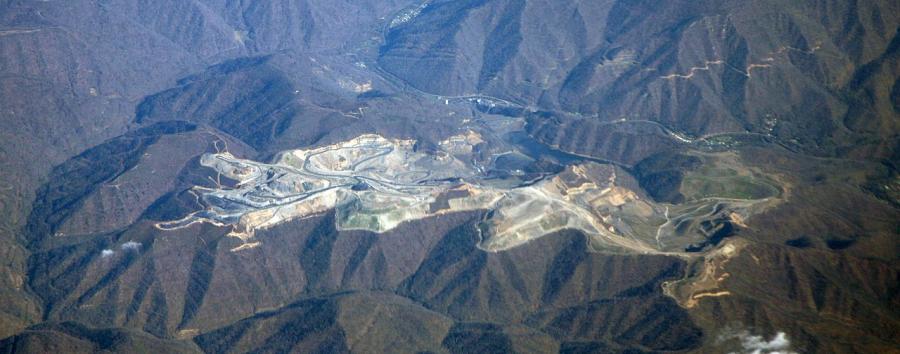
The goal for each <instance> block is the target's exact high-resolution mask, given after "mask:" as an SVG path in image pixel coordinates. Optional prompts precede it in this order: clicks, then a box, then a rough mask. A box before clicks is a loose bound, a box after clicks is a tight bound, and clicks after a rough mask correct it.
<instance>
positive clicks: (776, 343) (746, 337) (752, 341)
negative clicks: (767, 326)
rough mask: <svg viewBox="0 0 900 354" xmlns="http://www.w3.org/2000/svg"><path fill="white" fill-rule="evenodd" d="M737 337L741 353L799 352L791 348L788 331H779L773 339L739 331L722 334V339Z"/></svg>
mask: <svg viewBox="0 0 900 354" xmlns="http://www.w3.org/2000/svg"><path fill="white" fill-rule="evenodd" d="M732 338H737V339H738V340H740V342H741V348H742V350H741V351H740V352H741V353H747V354H797V352H795V351H793V350H791V341H790V339H788V336H787V334H786V333H784V332H782V331H778V332H777V333H776V334H775V336H773V337H772V339H766V338H765V337H763V336H758V335H753V334H750V332H748V331H739V332H736V333H731V334H729V335H724V336H721V337H720V338H719V339H720V340H727V339H732Z"/></svg>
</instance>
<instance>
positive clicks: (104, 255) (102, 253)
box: [100, 249, 116, 258]
mask: <svg viewBox="0 0 900 354" xmlns="http://www.w3.org/2000/svg"><path fill="white" fill-rule="evenodd" d="M114 254H116V251H113V250H110V249H105V250H102V251H100V257H102V258H109V257H112V255H114Z"/></svg>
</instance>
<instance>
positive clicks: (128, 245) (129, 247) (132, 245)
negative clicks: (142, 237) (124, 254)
mask: <svg viewBox="0 0 900 354" xmlns="http://www.w3.org/2000/svg"><path fill="white" fill-rule="evenodd" d="M139 249H141V243H140V242H134V241H128V242H125V243H123V244H122V250H123V251H137V250H139Z"/></svg>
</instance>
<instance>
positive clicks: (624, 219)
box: [157, 131, 772, 253]
mask: <svg viewBox="0 0 900 354" xmlns="http://www.w3.org/2000/svg"><path fill="white" fill-rule="evenodd" d="M481 139H482V138H481V136H480V135H479V134H478V133H475V132H472V131H470V132H468V133H467V134H463V135H459V136H454V137H451V138H449V139H447V140H444V141H443V142H441V143H440V144H439V145H438V146H437V147H435V148H433V149H429V150H428V151H427V152H425V151H423V150H422V149H419V148H418V146H417V144H416V142H415V141H413V140H400V139H386V138H384V137H381V136H379V135H372V134H368V135H362V136H359V137H357V138H355V139H351V140H348V141H346V142H342V143H338V144H334V145H328V146H323V147H319V148H314V149H309V150H306V149H299V150H289V151H285V152H282V153H281V154H280V155H279V156H278V157H277V158H276V159H275V162H274V163H271V164H266V163H259V162H254V161H250V160H244V159H238V158H236V157H234V156H232V155H231V154H230V153H228V152H220V153H216V154H206V155H204V156H203V157H202V159H201V164H202V165H204V166H207V167H210V168H213V169H215V170H216V171H217V172H218V174H219V178H217V181H215V183H216V185H217V186H218V187H216V188H207V187H199V186H198V187H195V188H194V189H193V191H192V193H194V194H195V195H197V197H198V199H197V200H198V201H199V202H200V203H201V204H202V205H203V206H204V209H203V210H200V211H197V212H194V213H191V214H190V215H187V216H186V217H184V218H182V219H179V220H174V221H168V222H162V223H158V224H157V227H158V228H160V229H163V230H174V229H179V228H183V227H187V226H189V225H191V224H194V223H197V222H209V223H212V224H215V225H218V226H224V225H232V226H233V230H232V232H231V233H230V235H231V236H234V237H238V238H240V239H241V240H243V241H244V244H243V245H242V246H240V247H236V248H234V249H233V250H234V251H236V250H241V249H246V248H251V247H255V246H258V245H259V242H258V241H255V240H253V239H254V234H255V231H256V230H260V229H267V228H270V227H272V226H275V225H278V224H281V223H284V222H287V221H290V220H293V219H298V218H306V217H310V216H314V215H318V214H321V213H324V212H326V211H329V210H331V209H337V217H336V221H335V222H336V224H337V225H336V227H337V228H338V229H339V230H368V231H372V232H378V233H381V232H385V231H388V230H392V229H394V228H396V227H397V226H398V225H400V224H401V223H404V222H408V221H413V220H419V219H424V218H427V217H432V216H437V215H441V214H446V213H451V212H462V211H474V210H489V211H490V212H488V213H486V214H485V216H484V218H483V220H482V221H481V223H479V225H478V228H479V231H480V233H481V242H480V246H481V248H482V249H485V250H488V251H500V250H506V249H510V248H513V247H516V246H519V245H522V244H524V243H527V242H529V241H531V240H534V239H536V238H538V237H541V236H544V235H548V234H551V233H554V232H557V231H560V230H563V229H574V230H578V231H580V232H581V233H583V234H585V235H587V236H588V237H589V239H590V244H591V246H592V247H593V248H594V249H596V250H605V251H613V252H637V253H661V252H662V253H680V252H681V251H683V250H699V249H702V248H703V245H706V244H709V243H710V240H709V238H710V234H713V238H715V235H717V234H718V233H721V232H728V230H731V228H732V227H733V226H731V223H738V224H740V223H741V222H742V220H744V219H745V218H748V217H750V216H751V215H752V214H754V213H756V212H758V211H759V210H761V209H763V208H762V207H761V206H766V205H770V204H771V201H772V200H770V199H769V198H760V199H734V198H731V199H726V198H716V197H708V196H705V195H704V198H702V199H697V200H695V201H693V202H692V203H689V204H685V205H678V206H675V205H669V204H660V203H656V202H654V201H652V200H649V199H645V198H642V197H640V195H639V192H635V191H633V190H631V189H629V188H627V187H624V186H621V185H618V184H617V179H618V178H619V177H618V176H619V175H620V174H621V175H626V174H627V172H625V171H622V170H621V169H618V168H616V167H614V166H612V165H601V164H597V163H593V162H589V163H582V164H576V165H571V166H569V167H567V168H566V169H565V170H563V171H562V172H560V173H557V174H555V175H549V176H543V177H542V178H539V179H538V180H522V179H521V178H520V177H517V176H515V174H514V173H513V174H510V176H509V177H507V178H504V179H498V178H495V177H492V175H491V174H489V173H486V172H485V171H490V170H492V169H493V168H494V167H495V166H493V165H494V164H496V163H497V161H498V159H496V158H491V159H490V160H491V162H490V163H488V165H487V166H482V164H481V163H480V162H479V161H478V160H477V159H474V158H473V157H472V151H473V149H474V145H476V144H477V143H480V142H481V141H482V140H481ZM221 176H224V177H226V178H227V179H230V180H234V181H236V183H235V184H233V186H226V185H224V184H223V183H222V180H221ZM726 236H727V235H726ZM718 237H720V238H721V237H723V236H722V235H720V236H718ZM714 242H717V241H715V240H713V243H714ZM698 244H699V245H701V246H699V247H698V246H697V245H698Z"/></svg>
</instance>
